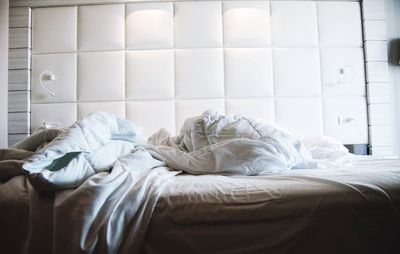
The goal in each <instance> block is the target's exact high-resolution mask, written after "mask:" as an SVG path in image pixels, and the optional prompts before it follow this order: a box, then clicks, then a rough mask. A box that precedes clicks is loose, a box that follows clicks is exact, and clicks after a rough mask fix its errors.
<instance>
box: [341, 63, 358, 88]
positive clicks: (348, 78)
mask: <svg viewBox="0 0 400 254" xmlns="http://www.w3.org/2000/svg"><path fill="white" fill-rule="evenodd" d="M355 76H356V70H355V69H354V67H353V66H351V65H346V66H343V67H341V68H340V69H339V76H338V81H337V84H338V85H341V84H346V83H350V82H352V81H353V80H354V78H355Z"/></svg>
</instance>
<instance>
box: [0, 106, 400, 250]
mask: <svg viewBox="0 0 400 254" xmlns="http://www.w3.org/2000/svg"><path fill="white" fill-rule="evenodd" d="M140 132H141V130H140V128H138V127H137V126H136V125H134V124H133V123H131V122H129V121H127V120H125V119H122V118H119V117H117V116H114V115H109V114H105V113H95V114H91V115H89V116H88V117H86V118H83V119H82V120H80V121H78V122H77V123H75V124H74V125H72V126H71V127H70V128H68V129H66V130H65V131H62V132H61V133H59V135H57V136H56V137H55V138H54V139H53V140H52V141H51V142H50V143H49V144H47V145H45V146H44V147H43V148H42V149H39V150H38V151H37V152H30V151H23V150H20V149H21V148H22V147H30V145H31V144H37V142H36V139H37V138H40V139H42V140H45V141H48V137H49V136H54V130H48V131H47V130H45V131H42V132H40V133H39V134H36V135H33V136H32V137H31V138H30V139H27V140H26V141H23V142H22V143H20V144H18V145H17V147H16V148H14V150H13V149H10V150H5V153H4V154H2V156H3V157H2V161H0V163H2V164H1V165H2V166H3V168H0V170H2V171H0V173H1V174H0V176H1V178H2V183H1V184H0V197H1V198H0V208H1V209H0V212H1V215H0V220H1V221H0V223H1V225H2V227H1V229H0V231H1V232H0V234H1V235H2V237H1V242H0V245H1V246H2V247H3V249H4V250H6V251H7V253H57V254H63V253H110V254H111V253H119V254H125V253H397V251H398V236H399V235H400V234H399V233H400V210H399V206H400V161H399V160H389V159H386V160H385V159H373V158H371V157H354V156H353V155H351V154H349V153H347V152H345V151H342V150H341V149H344V148H343V146H342V145H339V146H338V144H337V143H335V142H334V141H332V140H331V139H330V138H326V137H321V138H316V139H315V138H314V139H313V140H317V141H318V142H319V147H318V146H317V145H316V143H318V142H317V141H314V142H310V141H309V140H308V141H307V140H304V141H303V142H304V143H305V144H306V145H304V144H303V143H301V142H300V141H299V140H298V139H296V138H295V137H294V136H292V135H291V134H289V133H286V132H285V131H284V130H282V129H280V128H279V127H277V126H272V125H269V124H266V123H261V122H258V121H254V120H250V119H247V118H244V117H240V116H229V115H228V116H222V115H219V114H218V113H216V112H205V113H204V114H203V115H202V116H201V117H197V118H191V119H188V120H187V121H186V122H185V124H184V126H183V127H182V130H181V135H179V136H176V137H170V136H168V135H166V133H165V131H164V130H160V131H159V132H157V133H155V134H154V135H153V136H152V137H151V138H149V141H148V144H139V143H135V142H134V140H136V139H139V138H140ZM56 133H58V132H56ZM46 137H47V138H46ZM206 140H207V141H206ZM204 142H206V143H204ZM263 144H264V145H265V146H263ZM335 147H336V148H335ZM240 148H246V149H244V150H243V149H242V150H240ZM328 148H330V149H331V150H329V149H328ZM185 149H187V150H185ZM238 149H239V150H238ZM327 149H328V150H329V151H328V150H327ZM221 151H223V152H221ZM235 151H242V153H232V154H229V152H235ZM317 151H318V153H317ZM7 152H8V153H7ZM323 152H325V155H324V158H325V159H324V160H322V157H321V154H322V153H323ZM14 153H17V154H18V153H20V155H19V156H20V157H18V156H15V155H14V158H19V159H20V160H16V162H22V163H23V166H22V171H23V172H21V171H20V170H21V169H20V168H19V167H14V168H15V169H16V170H14V171H12V168H13V167H12V166H13V165H15V163H14V164H13V163H11V162H12V161H10V160H7V159H10V158H11V157H12V155H13V154H14ZM221 153H222V157H221V158H223V160H219V158H220V156H221ZM24 154H25V156H26V158H23V157H24ZM271 155H273V156H271ZM333 155H335V156H333ZM7 156H8V157H7ZM318 156H320V157H319V158H317V157H318ZM333 158H334V159H333ZM21 159H23V160H22V161H21ZM110 162H111V164H109V163H110ZM328 162H329V163H328ZM108 164H109V165H108ZM230 165H232V168H229V167H230ZM260 165H261V167H260ZM6 166H9V168H10V169H8V168H7V167H6ZM285 167H287V168H285ZM6 169H7V170H8V171H6ZM202 170H203V171H202ZM4 172H5V174H3V173H4ZM10 172H11V173H13V172H14V174H15V175H14V177H13V176H12V175H10ZM188 173H191V174H188Z"/></svg>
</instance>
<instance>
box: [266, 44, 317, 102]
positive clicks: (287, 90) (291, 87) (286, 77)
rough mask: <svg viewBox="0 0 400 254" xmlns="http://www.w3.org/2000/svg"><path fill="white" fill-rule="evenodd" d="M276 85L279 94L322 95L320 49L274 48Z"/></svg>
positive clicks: (276, 92)
mask: <svg viewBox="0 0 400 254" xmlns="http://www.w3.org/2000/svg"><path fill="white" fill-rule="evenodd" d="M274 85H275V95H277V96H318V95H321V71H320V58H319V50H318V49H317V48H277V49H274Z"/></svg>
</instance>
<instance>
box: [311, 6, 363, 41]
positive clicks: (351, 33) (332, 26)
mask: <svg viewBox="0 0 400 254" xmlns="http://www.w3.org/2000/svg"><path fill="white" fill-rule="evenodd" d="M318 18H319V37H320V40H321V41H320V43H321V45H323V46H337V47H343V46H353V47H361V45H362V30H361V11H360V3H346V2H343V3H342V2H320V3H318Z"/></svg>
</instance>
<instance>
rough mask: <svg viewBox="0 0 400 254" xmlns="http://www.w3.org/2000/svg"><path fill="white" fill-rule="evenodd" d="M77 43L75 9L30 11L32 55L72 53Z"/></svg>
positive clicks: (39, 9)
mask: <svg viewBox="0 0 400 254" xmlns="http://www.w3.org/2000/svg"><path fill="white" fill-rule="evenodd" d="M76 42H77V7H55V8H51V11H49V9H47V8H38V9H33V11H32V53H33V54H35V53H57V52H73V51H75V50H76Z"/></svg>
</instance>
